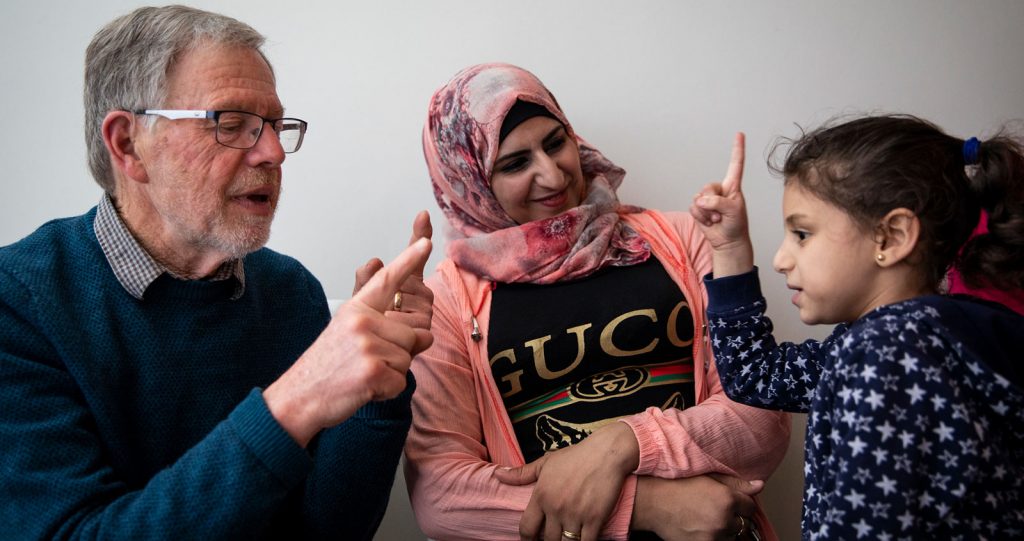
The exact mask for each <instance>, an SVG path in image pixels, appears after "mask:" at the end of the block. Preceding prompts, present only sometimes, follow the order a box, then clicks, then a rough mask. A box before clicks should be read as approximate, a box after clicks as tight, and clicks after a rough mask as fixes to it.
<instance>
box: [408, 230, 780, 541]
mask: <svg viewBox="0 0 1024 541" xmlns="http://www.w3.org/2000/svg"><path fill="white" fill-rule="evenodd" d="M622 219H623V221H625V222H626V223H628V224H629V225H630V226H631V227H632V228H633V229H634V230H636V231H637V232H638V233H639V234H640V235H641V236H642V237H643V238H644V239H646V240H647V241H648V242H649V243H650V246H651V250H652V252H653V254H654V255H655V257H657V258H658V260H659V261H660V262H661V263H662V264H663V265H664V266H665V269H666V271H667V272H668V274H669V275H670V276H671V277H672V279H673V280H675V281H676V283H678V284H679V287H680V289H681V290H682V292H683V294H684V296H685V297H686V300H687V302H688V303H689V304H690V306H691V307H692V309H693V318H694V333H695V336H706V335H705V333H704V330H703V328H704V309H705V307H706V304H707V298H706V292H705V291H704V289H703V287H702V286H701V282H700V277H701V276H702V275H703V274H705V273H707V272H709V271H710V270H711V256H710V251H709V248H708V246H707V243H706V241H705V240H704V237H703V236H702V235H701V234H700V232H699V230H698V229H697V228H696V226H695V224H694V222H693V220H692V218H691V217H690V215H689V214H683V213H673V214H668V215H663V214H660V213H657V212H654V211H645V212H643V213H639V214H624V215H623V216H622ZM489 284H490V283H489V282H488V281H487V280H484V279H481V278H479V277H477V276H476V275H474V274H473V273H470V272H466V271H465V270H463V269H460V268H459V267H458V266H456V264H455V263H454V262H453V261H452V260H451V259H446V260H445V261H444V262H442V263H441V265H440V266H439V267H438V271H437V273H436V274H435V275H434V276H432V277H431V278H430V279H429V280H428V285H429V286H430V287H431V289H432V290H433V291H434V321H433V326H432V331H433V333H434V337H435V338H434V344H433V346H431V348H430V349H428V350H427V351H425V352H423V353H422V354H420V355H419V356H417V357H416V359H414V361H413V367H412V370H413V372H414V373H415V374H416V381H417V389H416V393H415V394H414V395H413V426H412V429H411V431H410V433H409V438H408V440H407V442H406V447H405V452H406V462H405V475H406V482H407V485H408V489H409V496H410V499H411V501H412V507H413V510H414V512H415V514H416V520H417V522H418V524H419V526H420V528H421V529H422V530H423V532H424V533H426V534H427V535H428V536H429V537H431V538H434V539H443V540H460V539H465V540H470V539H488V540H502V539H508V540H518V539H519V519H520V518H521V516H522V512H523V510H524V509H525V508H526V505H527V503H528V502H529V499H530V494H531V492H532V490H533V487H532V486H525V487H514V486H507V485H503V484H501V483H500V482H498V481H497V480H495V479H494V478H493V476H492V472H493V471H494V470H495V468H498V467H500V466H520V465H522V464H523V463H524V461H523V456H522V454H521V452H520V450H519V445H518V443H517V441H516V437H515V433H514V431H513V428H512V423H511V421H510V419H509V417H508V415H507V413H506V411H505V407H504V404H503V402H502V398H501V395H500V393H499V391H498V387H497V386H496V384H495V382H494V379H493V376H492V373H491V369H490V365H489V364H488V356H487V335H488V333H487V329H488V327H487V324H488V315H489V314H490V292H491V288H490V286H489ZM474 316H475V318H476V319H477V321H478V323H479V325H480V329H481V330H482V332H483V339H482V340H481V341H480V342H476V341H474V340H472V338H471V337H470V334H471V332H472V331H473V318H474ZM694 348H695V350H694V360H695V369H696V370H695V374H694V376H695V394H696V397H697V401H698V403H697V405H696V406H694V407H692V408H689V409H686V410H668V411H661V410H659V409H657V408H650V409H648V410H647V411H645V412H644V413H641V414H638V415H635V416H633V417H630V418H627V419H626V420H625V422H626V423H627V424H629V426H630V427H632V429H633V431H634V433H635V434H636V436H637V441H638V442H639V444H640V456H641V459H640V466H639V468H638V470H637V472H636V473H637V474H640V475H654V476H658V477H666V478H679V477H689V476H695V475H701V474H704V473H709V472H721V473H727V474H732V475H738V476H740V477H743V478H746V479H768V477H770V476H771V474H772V472H773V471H774V470H775V468H776V467H778V465H779V463H780V462H781V461H782V458H783V456H784V455H785V452H786V448H787V445H788V442H789V432H790V420H789V416H788V415H786V414H783V413H777V412H771V411H767V410H761V409H757V408H751V407H747V406H743V405H740V404H737V403H735V402H732V401H730V400H729V399H728V398H727V397H726V396H725V395H724V394H723V391H722V386H721V384H720V383H719V380H718V374H717V372H716V371H715V368H714V363H713V362H711V352H710V348H708V347H707V344H706V343H705V342H704V341H703V340H695V341H694ZM635 494H636V477H635V476H634V477H630V478H629V479H628V480H627V483H626V485H625V487H624V489H623V493H622V497H621V498H620V500H619V502H618V504H617V506H616V508H615V512H614V514H613V515H612V517H611V519H610V520H609V522H608V524H606V525H605V530H604V531H603V532H602V534H601V535H602V537H601V538H602V539H626V538H627V536H628V530H629V524H630V521H631V519H632V510H633V501H634V497H635ZM757 518H758V523H759V524H762V525H768V521H767V518H766V517H765V516H764V514H763V513H761V512H759V514H758V517H757ZM766 529H767V530H768V531H767V532H765V533H766V536H765V538H766V539H776V536H775V534H774V532H773V531H771V528H770V525H768V526H766Z"/></svg>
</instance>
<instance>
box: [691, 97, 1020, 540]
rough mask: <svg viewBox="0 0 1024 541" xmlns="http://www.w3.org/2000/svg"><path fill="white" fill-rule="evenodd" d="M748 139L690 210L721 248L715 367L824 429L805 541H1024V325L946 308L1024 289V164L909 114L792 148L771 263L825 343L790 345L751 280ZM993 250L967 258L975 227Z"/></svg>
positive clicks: (745, 393)
mask: <svg viewBox="0 0 1024 541" xmlns="http://www.w3.org/2000/svg"><path fill="white" fill-rule="evenodd" d="M742 171H743V137H742V134H740V135H739V136H737V141H736V145H735V147H734V149H733V158H732V163H731V164H730V168H729V172H728V174H727V175H726V178H725V180H724V181H723V182H722V183H721V184H713V185H709V186H706V187H705V188H704V189H703V190H702V192H701V193H700V194H698V195H697V196H696V197H695V198H694V203H693V205H692V206H691V208H690V211H691V213H692V214H693V216H694V217H695V218H696V219H697V221H698V222H699V223H700V224H701V227H702V229H703V230H704V232H705V234H706V235H707V237H708V240H709V242H710V243H711V245H712V250H713V251H712V253H713V269H714V277H713V279H712V278H710V277H707V278H705V282H706V284H707V290H708V296H709V305H708V320H709V326H710V329H711V341H712V347H713V349H714V354H715V360H716V363H717V365H718V370H719V374H720V375H721V379H722V383H723V385H724V387H725V389H726V393H727V394H728V395H729V397H730V398H732V399H733V400H736V401H739V402H741V403H745V404H749V405H755V406H760V407H764V408H769V409H778V410H786V411H790V412H807V413H809V416H808V421H807V423H808V424H807V435H806V442H805V460H806V466H805V468H804V472H805V490H804V511H803V522H802V526H803V536H804V538H805V539H892V540H895V539H920V538H925V537H927V538H932V539H1010V538H1013V539H1018V538H1020V537H1021V536H1024V482H1022V479H1024V391H1022V377H1021V374H1022V368H1021V366H1020V365H1019V363H1018V361H1019V359H1020V352H1021V350H1022V348H1021V346H1020V339H1021V334H1022V332H1024V317H1022V316H1020V315H1019V314H1016V313H1014V312H1012V311H1011V310H1009V309H1007V308H1005V307H1003V306H1002V305H998V304H995V303H990V302H987V301H983V300H978V299H972V298H970V297H966V296H947V295H942V294H939V291H940V288H941V282H942V277H943V276H944V275H945V274H946V272H947V270H948V269H949V268H950V267H951V266H955V267H956V268H957V269H958V270H959V272H960V273H961V274H963V276H964V278H965V279H967V280H976V281H980V282H985V283H990V284H992V285H996V286H1003V287H1008V288H1020V287H1021V285H1022V284H1024V249H1022V243H1024V213H1022V210H1021V209H1022V204H1024V201H1022V199H1024V197H1022V191H1024V156H1022V154H1021V148H1020V146H1019V145H1018V144H1017V143H1015V142H1014V141H1012V140H1010V139H1009V138H1005V137H997V138H994V139H991V140H989V141H985V142H979V141H978V140H977V139H974V138H971V139H968V140H967V141H962V140H960V139H956V138H954V137H950V136H948V135H946V134H944V133H943V132H942V131H940V130H939V129H938V128H937V127H935V126H934V125H932V124H930V123H928V122H925V121H923V120H920V119H917V118H913V117H909V116H877V117H868V118H861V119H857V120H853V121H849V122H845V123H842V124H838V125H835V126H831V127H824V128H820V129H818V130H816V131H813V132H811V133H809V134H806V135H804V136H803V137H801V138H800V139H799V140H797V141H796V142H795V143H794V144H793V145H792V147H791V149H790V151H789V153H788V155H787V157H786V161H785V164H784V166H783V168H782V171H781V172H782V174H783V175H784V177H785V192H784V197H783V222H784V225H785V240H783V242H782V245H781V246H780V247H779V250H778V252H777V253H776V255H775V260H774V267H775V269H776V270H777V271H778V272H781V273H783V274H785V276H786V285H787V286H788V287H789V288H790V289H792V290H794V291H795V294H794V295H793V304H795V305H796V306H797V308H798V309H799V310H800V319H801V320H802V321H803V322H804V323H808V324H810V323H824V324H838V325H836V328H835V330H834V331H833V332H832V334H831V335H830V336H829V337H828V338H827V339H825V340H823V341H820V342H819V341H815V340H808V341H806V342H803V343H802V344H793V343H782V344H778V343H776V342H775V340H774V338H773V337H772V324H771V321H770V320H769V319H768V318H767V317H765V315H764V313H765V300H764V298H763V297H762V295H761V292H760V285H759V282H758V278H757V273H756V270H755V269H754V267H753V249H752V247H751V242H750V237H749V234H748V231H747V221H746V209H745V206H744V201H743V194H742V191H741V188H740V184H741V178H742ZM982 209H984V210H985V211H986V212H987V213H988V227H989V232H988V234H985V235H981V236H978V237H976V238H974V239H972V240H971V241H970V242H969V243H968V244H966V246H965V248H964V250H963V252H962V253H960V255H959V256H958V253H959V251H960V247H961V246H962V245H964V243H965V242H966V241H967V239H968V237H969V236H970V235H971V231H972V229H973V228H974V225H975V224H976V223H977V222H978V215H979V213H980V212H981V210H982Z"/></svg>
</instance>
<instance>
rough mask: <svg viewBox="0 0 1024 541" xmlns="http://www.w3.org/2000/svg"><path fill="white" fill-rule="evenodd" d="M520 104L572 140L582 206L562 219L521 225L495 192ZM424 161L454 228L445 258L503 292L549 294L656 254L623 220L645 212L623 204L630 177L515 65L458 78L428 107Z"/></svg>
mask: <svg viewBox="0 0 1024 541" xmlns="http://www.w3.org/2000/svg"><path fill="white" fill-rule="evenodd" d="M517 100H522V101H526V102H532V103H536V104H538V105H541V106H543V107H544V108H546V109H547V110H548V111H549V112H551V114H552V115H554V116H555V118H557V119H558V121H559V122H561V123H562V125H564V126H565V129H566V131H567V132H568V134H569V136H570V137H573V138H575V140H576V142H577V144H578V146H579V152H580V165H581V167H582V170H583V177H584V179H585V182H586V199H584V200H583V201H582V202H581V203H580V205H579V206H577V207H575V208H572V209H570V210H567V211H565V212H563V213H561V214H559V215H558V216H554V217H551V218H545V219H542V220H535V221H532V222H528V223H525V224H517V223H516V222H515V221H514V220H513V219H512V218H511V217H509V215H508V214H507V213H506V212H505V210H504V209H502V208H501V205H500V204H499V203H498V200H497V199H496V198H495V196H494V192H493V191H492V190H491V182H490V179H491V173H492V171H493V167H494V161H495V159H496V158H497V154H498V145H499V141H498V134H499V131H500V129H501V124H502V121H503V120H504V119H505V115H506V114H507V113H508V111H509V109H511V108H512V106H513V105H514V104H515V103H516V101H517ZM423 153H424V155H425V157H426V160H427V167H428V169H429V170H430V178H431V181H432V183H433V187H434V197H435V198H437V204H438V205H439V206H440V207H441V210H442V211H444V213H445V216H447V218H448V222H449V224H450V225H451V227H452V230H453V231H452V235H453V237H454V238H452V239H451V240H450V241H449V243H448V256H449V257H451V258H452V259H453V260H454V261H455V263H456V264H458V265H459V266H460V267H462V268H464V269H467V270H469V271H470V272H473V273H474V274H477V275H478V276H482V277H484V278H487V279H490V280H495V281H498V282H527V283H536V284H548V283H553V282H558V281H562V280H569V279H573V278H580V277H583V276H586V275H588V274H590V273H592V272H594V271H596V270H598V269H600V268H602V267H605V266H609V265H611V266H629V265H634V264H636V263H640V262H643V261H645V260H646V259H647V258H648V257H649V256H650V246H649V245H648V244H647V242H646V241H645V240H644V239H643V238H641V237H640V236H639V235H638V234H637V233H636V231H634V230H633V229H632V228H630V227H628V226H627V225H626V224H625V223H623V222H622V221H621V220H620V219H619V214H620V213H629V212H639V211H640V210H641V209H639V208H637V207H633V206H627V205H621V204H619V201H618V198H617V197H616V195H615V190H616V189H617V188H618V187H619V184H621V183H622V179H623V178H624V177H625V176H626V172H625V171H624V170H623V169H622V168H620V167H618V166H616V165H615V164H613V163H612V162H610V161H608V159H607V158H605V157H604V156H603V155H602V154H601V153H600V152H598V151H597V150H596V149H594V148H592V147H590V146H589V145H588V144H587V143H586V142H585V141H584V140H583V139H582V138H580V137H579V136H578V135H576V133H575V132H574V131H573V129H572V126H570V124H569V121H568V120H566V118H565V115H564V114H563V113H562V109H561V108H560V107H559V106H558V102H556V101H555V97H554V96H552V95H551V93H550V92H549V91H548V89H547V88H545V87H544V85H543V84H542V83H541V82H540V81H539V80H538V79H537V78H536V77H534V76H533V74H531V73H530V72H528V71H526V70H524V69H522V68H518V67H516V66H512V65H509V64H479V65H476V66H471V67H469V68H466V69H464V70H462V71H460V72H459V73H457V74H456V75H455V77H454V78H452V80H451V81H449V82H448V84H446V85H444V86H442V87H441V88H439V89H438V90H437V91H436V92H435V93H434V96H433V97H432V98H431V100H430V106H429V109H428V112H427V124H426V126H425V127H424V128H423Z"/></svg>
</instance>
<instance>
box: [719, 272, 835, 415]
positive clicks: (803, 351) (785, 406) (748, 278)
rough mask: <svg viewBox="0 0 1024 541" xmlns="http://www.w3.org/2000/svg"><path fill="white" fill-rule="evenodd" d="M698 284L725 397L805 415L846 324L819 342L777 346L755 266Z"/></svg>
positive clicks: (752, 404)
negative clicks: (701, 286)
mask: <svg viewBox="0 0 1024 541" xmlns="http://www.w3.org/2000/svg"><path fill="white" fill-rule="evenodd" d="M704 283H705V285H706V287H707V290H708V297H709V303H708V326H709V329H710V331H711V346H712V349H713V350H714V353H715V363H716V364H717V366H718V371H719V375H720V376H721V378H722V382H723V385H724V387H725V392H726V394H728V395H729V397H730V398H732V399H733V400H735V401H738V402H742V403H744V404H749V405H751V406H757V407H762V408H771V409H778V410H784V411H791V412H798V413H807V411H808V410H809V408H810V404H811V400H812V399H813V397H814V389H815V388H816V387H817V385H818V381H819V380H820V379H821V373H822V366H823V364H825V359H826V357H827V356H828V354H829V351H831V350H832V348H833V347H834V346H835V341H836V337H837V336H839V335H841V334H842V333H843V332H845V330H846V328H847V326H846V325H838V326H837V327H836V329H835V330H834V331H833V332H832V334H831V336H829V337H828V338H827V339H826V340H824V341H818V340H807V341H805V342H803V343H800V344H794V343H791V342H783V343H781V344H780V343H777V342H776V341H775V338H774V336H772V322H771V319H769V318H768V317H767V316H766V315H765V308H766V303H765V300H764V297H763V296H762V295H761V286H760V282H759V281H758V278H757V269H756V268H755V269H754V270H752V271H750V272H748V273H745V274H740V275H735V276H727V277H724V278H715V279H712V278H711V276H710V275H708V276H706V277H705V280H704Z"/></svg>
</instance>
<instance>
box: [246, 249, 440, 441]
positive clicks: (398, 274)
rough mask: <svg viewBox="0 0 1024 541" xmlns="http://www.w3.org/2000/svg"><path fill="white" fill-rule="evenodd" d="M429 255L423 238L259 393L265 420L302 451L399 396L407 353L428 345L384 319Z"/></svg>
mask: <svg viewBox="0 0 1024 541" xmlns="http://www.w3.org/2000/svg"><path fill="white" fill-rule="evenodd" d="M430 250H431V244H430V240H429V239H426V238H421V239H419V240H417V241H415V242H413V243H411V244H410V245H409V246H408V247H407V248H406V249H405V250H404V251H403V252H402V253H401V254H399V255H398V257H396V258H395V260H394V261H392V262H391V263H390V264H389V265H387V266H384V267H383V268H381V269H380V270H379V271H377V272H375V273H374V274H373V276H372V277H371V278H370V279H369V280H368V281H367V282H366V284H365V285H364V286H363V287H362V288H360V289H359V291H357V292H356V293H355V294H354V295H353V296H352V298H351V299H350V300H349V301H348V302H346V303H345V304H343V305H342V306H341V308H339V309H338V311H337V313H336V314H335V315H334V317H333V318H332V319H331V322H330V324H328V326H327V328H326V329H324V331H323V332H322V333H321V334H320V336H319V337H318V338H317V339H316V341H314V342H313V344H312V345H311V346H310V347H309V349H307V350H306V351H305V353H303V354H302V356H301V357H299V359H298V360H297V361H296V362H295V364H294V365H292V367H291V368H289V369H288V371H287V372H285V373H284V374H282V375H281V377H280V378H278V380H277V381H275V382H274V383H273V384H271V385H270V386H269V387H267V389H266V390H265V391H264V392H263V399H264V400H265V401H266V403H267V407H268V409H270V412H271V414H272V415H273V416H274V418H275V419H277V421H278V422H279V423H280V424H281V426H282V427H283V428H284V429H285V431H287V432H288V434H290V435H291V436H292V437H293V438H294V439H295V441H297V442H298V443H299V444H300V445H302V446H303V447H305V446H306V445H307V444H308V443H309V440H310V439H312V438H313V436H315V435H316V434H317V433H318V432H320V431H321V430H323V429H324V428H328V427H332V426H335V425H337V424H339V423H341V422H342V421H344V420H345V419H347V418H349V417H350V416H352V414H353V413H355V412H356V410H357V409H359V408H360V407H361V406H362V405H363V404H365V403H367V402H369V401H371V400H385V399H388V398H393V397H395V396H397V395H398V394H399V393H401V392H402V390H403V389H405V374H406V372H407V371H408V369H409V364H410V362H411V361H412V356H413V351H415V350H416V348H417V347H420V346H422V343H423V342H424V341H425V340H426V339H425V338H424V337H423V336H422V335H421V334H420V333H422V332H426V333H427V334H429V331H424V330H423V329H414V328H413V327H411V326H410V325H409V324H408V323H406V322H404V321H400V320H398V319H396V318H391V317H385V316H384V313H385V312H386V311H388V310H390V309H391V308H392V304H393V302H394V299H395V292H397V291H398V290H399V288H400V287H401V286H402V284H404V283H405V282H406V281H407V280H408V279H409V277H410V276H411V275H413V274H414V273H417V272H418V273H422V272H423V266H424V265H425V264H426V261H427V258H428V257H430ZM421 283H422V282H421ZM403 304H404V302H403Z"/></svg>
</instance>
